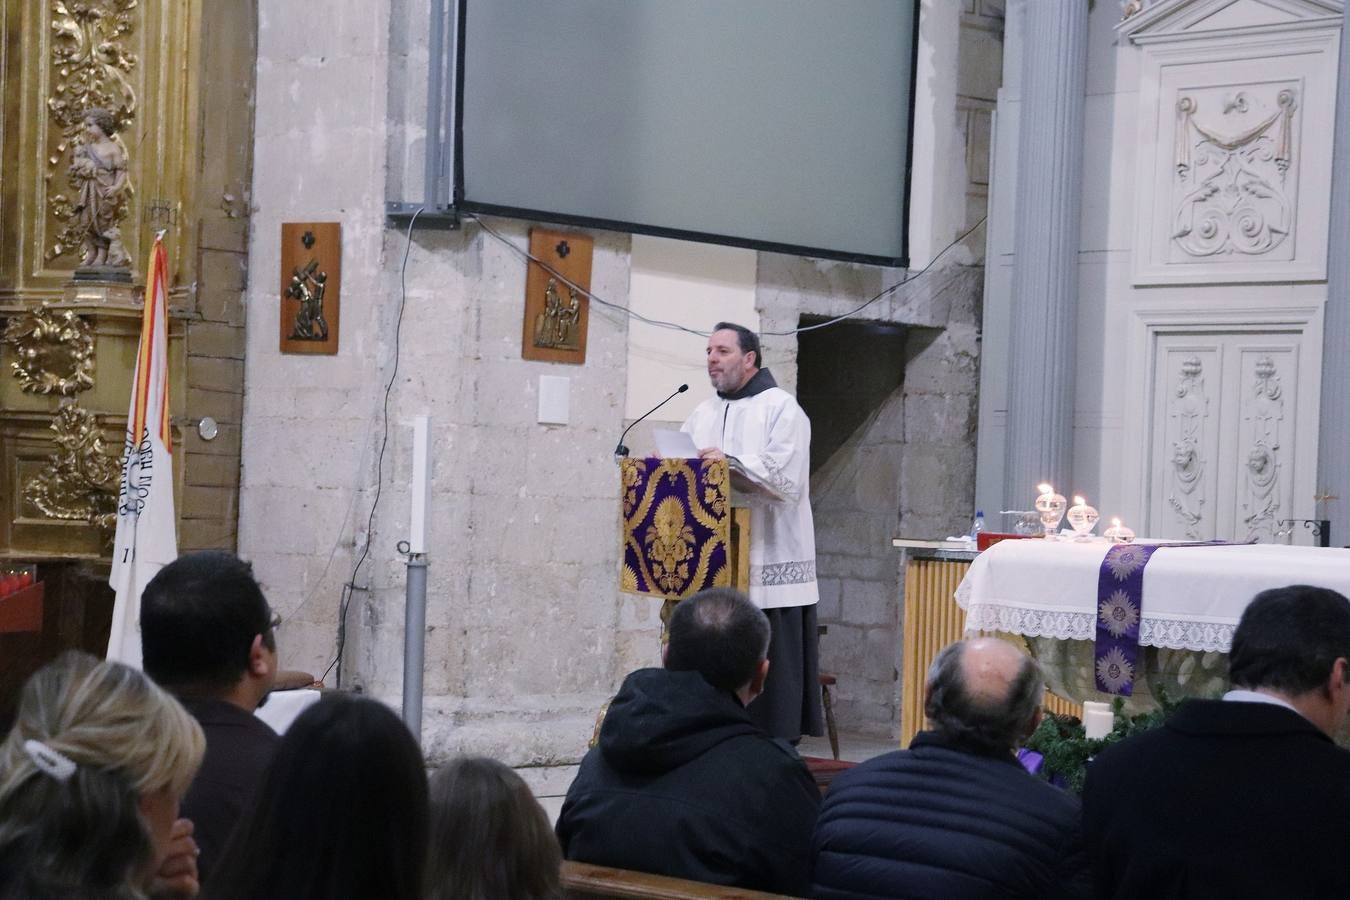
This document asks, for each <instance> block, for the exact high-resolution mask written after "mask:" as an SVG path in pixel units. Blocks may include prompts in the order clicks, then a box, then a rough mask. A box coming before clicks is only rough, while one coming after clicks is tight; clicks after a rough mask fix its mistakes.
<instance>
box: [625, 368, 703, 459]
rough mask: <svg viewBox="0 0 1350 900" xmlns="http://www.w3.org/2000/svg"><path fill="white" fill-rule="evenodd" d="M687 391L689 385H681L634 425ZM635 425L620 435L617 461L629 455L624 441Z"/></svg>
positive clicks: (634, 423)
mask: <svg viewBox="0 0 1350 900" xmlns="http://www.w3.org/2000/svg"><path fill="white" fill-rule="evenodd" d="M687 390H689V385H687V384H682V385H680V386H679V387H677V388H676V389H675V391H674V393H672V394H671V395H670V396H669V397H667V398H666V399H664V400H662V401H661V402H660V403H658V404H656V405H655V406H653V407H652V408H651V409H649V410H647V411H646V412H645V413H643V414H642V415H640V416H638V417H637V418H636V419H634V420H633V425H636V424H637V423H638V422H641V421H642V420H643V419H645V418H647V417H648V416H650V415H651V414H652V413H654V412H656V411H657V410H658V409H660V408H661V407H663V406H665V405H666V404H667V403H669V402H670V401H671V400H674V399H675V394H683V393H684V392H685V391H687ZM633 425H629V426H628V427H627V428H625V429H624V430H623V434H621V435H619V443H618V444H616V445H615V446H614V458H615V459H621V458H623V457H625V456H627V455H628V448H627V447H625V446H624V445H623V439H624V438H626V437H628V432H630V431H632V430H633Z"/></svg>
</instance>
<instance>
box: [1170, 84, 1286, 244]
mask: <svg viewBox="0 0 1350 900" xmlns="http://www.w3.org/2000/svg"><path fill="white" fill-rule="evenodd" d="M1249 91H1250V89H1249ZM1259 106H1260V104H1259V103H1258V102H1257V101H1253V100H1252V99H1251V94H1250V93H1249V92H1248V91H1239V92H1237V93H1236V94H1231V95H1228V96H1226V97H1224V98H1222V100H1221V107H1222V114H1223V115H1224V116H1237V117H1239V120H1241V119H1242V118H1244V117H1247V116H1248V114H1249V113H1250V114H1252V115H1261V110H1260V109H1259V108H1258V107H1259ZM1270 106H1271V104H1269V103H1267V105H1266V106H1265V108H1266V109H1270ZM1273 106H1274V110H1273V111H1272V112H1269V113H1268V114H1265V115H1264V116H1262V117H1261V118H1260V119H1259V120H1258V121H1257V122H1256V123H1255V124H1252V125H1250V126H1248V127H1245V128H1243V127H1242V126H1241V125H1239V126H1238V127H1239V129H1240V130H1237V131H1231V132H1230V131H1223V130H1221V126H1219V125H1212V124H1202V123H1201V122H1200V121H1199V120H1198V119H1197V115H1198V113H1199V111H1200V105H1199V101H1198V100H1197V99H1196V98H1195V97H1191V96H1184V97H1181V98H1179V99H1178V101H1177V135H1176V161H1175V168H1176V182H1175V184H1176V189H1177V190H1178V192H1179V193H1180V200H1179V202H1178V204H1177V207H1176V213H1175V222H1174V226H1173V232H1172V238H1173V240H1174V241H1175V242H1176V244H1177V246H1179V247H1180V248H1181V249H1182V250H1183V251H1185V252H1186V253H1187V254H1188V255H1191V256H1200V257H1204V256H1214V255H1226V254H1245V255H1261V254H1264V253H1268V252H1270V251H1271V250H1273V249H1274V248H1276V247H1278V246H1280V245H1281V244H1282V243H1283V242H1284V240H1285V238H1287V237H1288V236H1289V233H1290V230H1291V228H1292V227H1293V226H1292V222H1293V204H1292V200H1291V198H1290V195H1289V194H1288V193H1287V191H1286V185H1285V181H1286V178H1287V175H1288V173H1289V168H1290V165H1291V164H1292V162H1293V118H1294V111H1295V110H1296V109H1297V106H1298V104H1297V102H1296V100H1295V96H1294V92H1293V91H1292V90H1290V89H1284V90H1281V91H1279V93H1278V94H1277V95H1276V97H1275V102H1274V104H1273Z"/></svg>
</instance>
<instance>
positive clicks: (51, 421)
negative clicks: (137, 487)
mask: <svg viewBox="0 0 1350 900" xmlns="http://www.w3.org/2000/svg"><path fill="white" fill-rule="evenodd" d="M0 29H2V30H3V34H2V35H0V47H3V48H4V49H3V51H2V52H3V54H4V56H3V59H2V60H0V94H2V95H3V97H4V101H3V102H4V116H3V121H2V122H0V145H2V146H3V156H4V177H3V179H0V316H3V317H4V327H5V331H4V338H3V342H0V461H2V465H3V471H0V491H3V496H2V497H0V499H3V503H4V505H3V514H0V553H3V554H4V555H6V556H8V557H9V558H21V559H35V558H36V559H41V558H54V559H86V560H100V559H104V558H106V556H107V554H108V552H109V549H108V534H107V529H106V527H105V525H106V522H105V521H104V520H103V519H102V515H103V506H104V505H106V503H105V501H106V498H105V497H104V494H106V493H107V492H108V491H112V492H113V493H114V494H115V490H116V485H115V483H114V484H112V485H108V484H103V483H101V479H100V478H99V477H98V473H102V472H104V471H105V470H106V458H107V457H109V456H116V455H118V454H119V453H120V448H121V444H122V433H123V430H124V428H125V419H126V405H127V398H128V396H129V393H130V381H131V373H132V369H133V365H134V360H135V352H136V339H137V335H138V334H139V328H140V305H139V304H140V297H139V287H138V285H140V284H142V283H143V277H142V273H141V272H140V269H141V268H142V267H143V266H144V258H145V252H146V250H147V248H148V247H149V246H150V243H151V240H152V239H153V236H154V234H155V233H156V232H157V231H161V230H163V231H164V232H165V233H166V243H167V244H168V246H169V248H170V265H171V266H172V268H173V275H172V277H171V285H173V287H172V288H171V297H170V306H171V311H172V309H173V308H174V307H178V308H179V310H181V309H182V307H183V306H184V303H185V301H187V300H188V299H189V293H188V290H187V289H186V288H185V287H184V286H185V285H190V284H191V283H192V282H193V280H194V278H195V275H196V273H195V272H194V271H193V268H194V267H195V262H196V260H197V252H196V246H195V241H196V233H197V231H196V228H195V227H194V225H195V217H194V216H193V215H192V211H193V210H194V209H195V207H196V203H197V198H196V197H194V196H193V185H194V183H195V179H194V178H193V177H192V176H193V174H194V172H195V169H196V166H197V159H198V158H199V155H200V149H201V148H200V147H199V145H198V134H199V132H200V128H199V112H198V109H197V99H196V87H197V85H196V79H195V78H194V77H192V75H191V73H193V72H194V70H195V63H196V60H197V57H198V55H199V53H198V43H197V42H198V33H199V27H198V5H197V3H195V2H190V3H183V2H176V0H29V2H17V0H6V2H5V5H4V12H3V18H2V19H0ZM91 109H101V110H106V111H107V113H108V114H109V115H110V116H111V119H112V121H113V123H114V124H115V134H114V135H113V140H114V141H115V142H116V144H117V145H118V146H119V147H120V149H121V150H123V151H124V153H125V158H126V160H127V166H126V168H127V173H126V174H127V179H126V180H127V182H128V183H129V186H128V188H127V189H126V190H123V191H122V192H121V193H120V196H119V197H118V198H117V201H116V206H115V208H114V209H113V210H112V211H111V215H112V216H113V217H114V218H115V219H116V221H117V223H118V228H119V230H120V235H121V242H122V244H123V245H124V246H125V248H126V251H127V254H128V255H129V256H130V259H131V263H130V267H131V276H132V283H131V284H129V285H125V286H122V285H111V286H109V285H105V284H100V283H91V282H74V281H73V280H72V279H73V276H74V274H75V270H76V268H77V267H78V266H80V265H81V262H82V259H81V256H82V254H81V246H80V242H81V229H80V222H79V216H78V211H79V209H80V205H81V203H82V198H81V196H80V183H79V181H78V179H77V177H76V162H77V155H78V153H79V151H80V148H81V143H82V141H83V140H84V139H85V134H84V130H85V129H86V127H87V123H86V119H87V115H88V112H89V110H91ZM170 334H171V338H172V337H178V338H180V340H177V341H173V340H171V342H170V343H171V350H170V353H171V363H172V365H171V375H170V385H171V387H170V390H171V392H172V396H171V398H170V399H171V403H174V404H175V405H176V408H177V409H178V410H182V409H183V399H184V390H183V384H184V380H185V379H184V377H183V376H184V374H185V372H186V365H185V361H184V348H183V346H182V341H181V337H182V334H183V322H182V321H181V316H180V318H179V319H178V320H175V321H172V322H171V324H170ZM180 469H181V463H180ZM180 479H181V471H180Z"/></svg>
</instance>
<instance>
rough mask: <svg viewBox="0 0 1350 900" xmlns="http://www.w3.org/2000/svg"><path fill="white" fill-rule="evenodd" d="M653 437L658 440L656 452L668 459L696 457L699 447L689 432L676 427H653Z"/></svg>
mask: <svg viewBox="0 0 1350 900" xmlns="http://www.w3.org/2000/svg"><path fill="white" fill-rule="evenodd" d="M652 438H653V440H655V441H656V453H657V455H658V456H662V457H665V458H666V459H694V458H695V457H697V456H698V448H697V447H695V446H694V439H693V438H692V437H690V435H689V432H687V431H679V430H677V429H674V428H653V429H652Z"/></svg>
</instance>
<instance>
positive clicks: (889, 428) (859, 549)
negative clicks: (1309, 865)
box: [760, 256, 983, 737]
mask: <svg viewBox="0 0 1350 900" xmlns="http://www.w3.org/2000/svg"><path fill="white" fill-rule="evenodd" d="M769 259H770V258H769V257H767V256H762V257H761V269H760V271H761V298H762V300H764V301H767V302H765V303H764V304H763V305H762V307H761V315H762V316H763V317H764V321H765V323H766V324H765V331H766V332H768V331H773V330H779V329H776V328H773V327H772V326H770V325H769V324H768V323H769V322H770V321H777V322H785V321H788V320H790V319H792V318H793V315H794V312H795V315H796V316H797V317H798V318H800V316H801V315H802V314H807V315H812V316H820V315H824V316H832V315H840V314H842V313H843V312H847V311H848V310H850V309H853V308H856V307H857V306H858V305H859V304H860V303H862V302H863V301H865V300H867V299H868V298H869V297H870V296H872V295H874V294H875V293H876V292H877V291H879V290H880V288H881V287H882V286H885V284H891V283H894V282H884V280H885V279H886V278H889V277H894V276H893V275H892V274H891V273H877V272H876V271H875V270H871V271H870V272H869V273H868V277H865V278H860V277H859V276H860V275H863V274H864V273H863V271H862V270H858V269H855V268H853V267H849V266H834V265H829V264H823V263H818V262H808V261H805V260H789V259H787V258H777V259H776V260H775V262H777V263H778V264H779V265H777V266H776V267H774V268H772V269H770V268H769V267H767V266H766V265H765V262H767V261H769ZM982 273H983V269H982V267H980V266H973V265H953V266H948V267H945V268H938V269H935V270H933V271H930V272H929V273H928V274H927V275H925V276H924V277H922V278H917V279H915V280H914V281H913V282H911V283H910V284H908V285H906V286H905V287H903V288H901V289H899V290H897V291H896V292H894V293H893V294H891V295H890V296H888V297H886V298H884V299H882V300H880V301H878V302H877V303H875V304H873V305H872V306H871V307H869V308H868V309H867V310H866V313H865V314H866V318H867V319H872V320H877V321H881V322H888V323H897V324H901V325H905V326H908V328H907V334H906V337H905V341H904V349H903V352H902V353H901V359H900V360H898V364H899V365H901V366H903V371H904V382H903V384H902V385H900V386H899V387H897V388H895V389H894V390H893V391H892V392H890V393H889V395H887V396H885V397H884V399H881V400H880V402H879V403H878V405H877V407H876V409H875V411H874V412H873V413H872V414H871V415H870V416H869V417H868V418H867V419H866V421H864V422H863V423H862V424H861V425H860V426H859V427H858V428H857V429H856V430H855V431H854V432H853V434H852V435H851V436H850V437H849V439H848V440H847V441H846V442H845V443H844V444H843V445H842V446H841V447H839V449H838V450H836V451H835V452H834V453H833V454H832V456H831V457H830V459H829V460H828V461H827V462H826V463H825V464H824V465H823V466H821V468H820V469H818V470H817V471H816V472H815V473H813V474H812V483H811V502H812V509H813V512H814V513H815V524H816V552H817V571H818V573H819V578H820V610H819V617H820V622H821V624H823V625H825V626H826V628H827V632H826V634H825V635H824V636H822V638H821V645H820V665H821V669H822V670H825V671H829V672H832V673H834V674H835V675H836V676H837V677H838V683H837V685H836V687H835V689H834V692H835V712H836V717H837V719H838V721H839V723H840V727H841V728H845V729H847V730H852V731H858V732H863V733H868V734H877V735H885V736H890V737H894V736H898V734H899V724H900V707H899V702H900V680H899V679H900V670H901V666H900V650H901V628H902V626H903V596H902V592H901V588H902V584H903V580H902V577H901V572H900V559H899V554H898V553H896V551H895V550H894V549H893V548H892V547H891V539H892V538H894V537H897V536H899V535H902V534H903V535H906V536H916V537H942V536H945V535H948V534H951V533H953V532H961V531H964V530H965V528H966V527H967V526H968V525H969V521H970V516H971V513H972V510H971V507H970V503H971V498H972V496H973V495H974V487H975V485H974V476H975V417H976V410H977V403H976V383H977V379H978V371H979V330H978V321H979V309H980V286H981V280H982ZM872 275H875V276H876V277H878V278H879V279H881V280H880V281H878V282H875V283H874V282H872V281H871V280H870V278H871V276H872ZM766 278H773V279H774V280H775V281H777V282H778V284H776V285H773V286H768V285H765V284H764V280H765V279H766ZM896 280H899V279H898V278H897V279H896ZM882 282H884V284H883V283H882ZM786 285H791V286H792V287H791V288H790V289H789V288H787V287H786ZM769 340H771V339H770V338H765V341H766V343H767V342H768V341H769ZM766 355H767V357H768V358H769V359H770V360H772V359H773V358H774V357H773V354H772V351H770V350H766ZM795 360H796V357H794V362H795ZM837 364H838V365H840V366H849V367H858V368H866V367H868V366H870V365H875V363H872V362H870V361H869V360H868V359H867V354H866V353H854V352H847V353H840V354H839V359H838V362H837ZM778 371H779V370H778V369H777V368H775V373H776V374H777V372H778ZM798 374H799V373H798V370H797V369H796V367H795V365H794V366H793V368H792V371H791V377H792V378H793V379H794V380H795V379H796V377H797V375H798ZM780 380H781V379H780ZM807 394H808V396H809V395H810V391H807Z"/></svg>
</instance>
